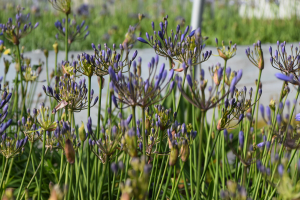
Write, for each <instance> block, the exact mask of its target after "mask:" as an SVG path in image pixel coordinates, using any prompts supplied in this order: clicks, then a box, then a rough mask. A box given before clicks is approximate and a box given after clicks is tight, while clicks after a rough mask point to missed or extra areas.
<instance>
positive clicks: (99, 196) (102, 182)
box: [97, 163, 109, 200]
mask: <svg viewBox="0 0 300 200" xmlns="http://www.w3.org/2000/svg"><path fill="white" fill-rule="evenodd" d="M107 168H109V166H108V164H107V163H105V164H104V168H103V173H102V176H101V181H100V188H99V193H98V197H97V199H98V200H99V199H100V198H101V196H102V189H103V185H104V177H105V175H106V170H107Z"/></svg>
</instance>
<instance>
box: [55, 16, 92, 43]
mask: <svg viewBox="0 0 300 200" xmlns="http://www.w3.org/2000/svg"><path fill="white" fill-rule="evenodd" d="M68 20H69V21H68V25H69V27H68V29H69V30H68V33H66V29H65V27H64V26H65V23H66V19H62V21H59V20H57V21H56V22H55V24H54V25H55V27H56V28H57V30H58V31H59V33H57V34H56V35H55V37H56V39H57V40H62V41H64V39H65V37H67V38H68V48H70V46H71V44H72V43H73V42H75V41H82V40H85V39H86V37H87V36H88V35H89V33H90V32H89V31H88V26H87V25H86V26H84V25H85V21H82V22H81V24H78V23H77V20H76V16H75V15H74V19H72V21H71V19H70V18H68ZM66 34H68V35H67V36H66Z"/></svg>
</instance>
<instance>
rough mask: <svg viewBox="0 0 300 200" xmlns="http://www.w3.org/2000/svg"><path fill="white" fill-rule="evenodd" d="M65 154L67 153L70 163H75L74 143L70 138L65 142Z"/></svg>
mask: <svg viewBox="0 0 300 200" xmlns="http://www.w3.org/2000/svg"><path fill="white" fill-rule="evenodd" d="M65 154H66V158H67V161H68V162H69V163H70V164H73V163H74V162H75V150H74V148H73V144H72V142H71V140H69V139H67V140H66V143H65Z"/></svg>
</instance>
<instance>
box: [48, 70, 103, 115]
mask: <svg viewBox="0 0 300 200" xmlns="http://www.w3.org/2000/svg"><path fill="white" fill-rule="evenodd" d="M43 90H44V92H45V94H46V95H47V96H50V97H52V98H54V99H55V100H56V101H57V102H58V105H57V106H56V110H59V109H62V108H64V107H66V106H67V108H68V109H69V110H71V111H72V112H80V111H81V110H85V109H87V108H88V105H87V103H88V95H87V93H88V90H87V87H86V83H85V78H83V79H82V80H79V83H77V82H75V77H74V76H71V77H69V76H67V75H66V74H65V75H64V76H61V77H60V81H59V84H58V86H57V88H55V89H53V88H52V87H50V86H48V87H47V89H46V87H45V86H43ZM93 95H94V91H93V90H92V91H91V96H90V100H93ZM97 101H98V97H96V98H95V100H94V103H93V104H92V105H91V107H93V106H94V105H95V104H96V103H97Z"/></svg>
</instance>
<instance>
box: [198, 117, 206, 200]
mask: <svg viewBox="0 0 300 200" xmlns="http://www.w3.org/2000/svg"><path fill="white" fill-rule="evenodd" d="M204 117H205V112H203V111H202V112H201V117H200V131H199V146H198V166H197V189H196V199H200V190H201V182H199V181H200V178H201V157H202V152H201V151H202V135H203V126H204Z"/></svg>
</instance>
